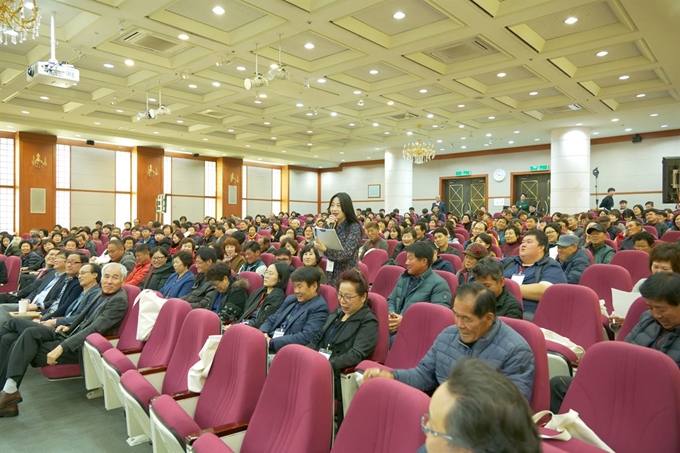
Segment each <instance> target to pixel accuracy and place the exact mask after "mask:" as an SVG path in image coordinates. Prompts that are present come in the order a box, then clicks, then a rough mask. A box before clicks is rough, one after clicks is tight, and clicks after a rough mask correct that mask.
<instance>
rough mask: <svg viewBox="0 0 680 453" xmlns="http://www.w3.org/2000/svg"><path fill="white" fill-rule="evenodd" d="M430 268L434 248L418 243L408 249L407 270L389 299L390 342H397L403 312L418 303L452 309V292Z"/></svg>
mask: <svg viewBox="0 0 680 453" xmlns="http://www.w3.org/2000/svg"><path fill="white" fill-rule="evenodd" d="M431 266H432V246H430V245H428V244H427V243H424V242H416V243H414V244H411V245H410V246H409V247H408V248H407V249H406V271H404V273H403V274H401V275H400V276H399V279H398V280H397V284H396V285H395V287H394V289H393V290H392V293H391V294H390V295H389V296H388V297H387V311H388V313H389V326H390V327H389V329H390V342H392V341H394V336H395V335H396V334H397V331H398V330H399V326H400V325H401V320H402V318H403V315H404V313H405V312H406V310H407V309H408V307H410V306H411V305H413V304H415V303H416V302H431V303H433V304H439V305H443V306H445V307H450V306H451V289H450V288H449V285H448V284H447V283H446V280H444V279H443V278H442V277H440V276H439V275H437V274H435V273H434V272H432V269H431Z"/></svg>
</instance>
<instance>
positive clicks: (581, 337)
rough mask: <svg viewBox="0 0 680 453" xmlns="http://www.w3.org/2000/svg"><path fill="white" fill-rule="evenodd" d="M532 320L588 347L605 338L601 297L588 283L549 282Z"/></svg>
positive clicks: (586, 348)
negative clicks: (550, 283) (549, 284)
mask: <svg viewBox="0 0 680 453" xmlns="http://www.w3.org/2000/svg"><path fill="white" fill-rule="evenodd" d="M533 323H534V324H536V325H537V326H539V327H543V328H545V329H548V330H552V331H553V332H555V333H558V334H560V335H562V336H565V337H567V338H569V339H570V340H571V341H573V342H574V343H576V344H577V345H579V346H581V347H583V349H585V350H586V351H587V350H588V348H590V347H591V346H592V345H594V344H595V343H597V342H600V341H604V332H603V331H602V315H601V313H600V300H599V298H598V297H597V294H595V291H593V290H592V289H590V288H586V287H585V286H579V285H569V284H566V283H560V284H557V285H552V286H550V287H549V288H548V289H546V290H545V292H544V293H543V296H542V297H541V302H540V303H539V304H538V308H537V309H536V313H534V318H533Z"/></svg>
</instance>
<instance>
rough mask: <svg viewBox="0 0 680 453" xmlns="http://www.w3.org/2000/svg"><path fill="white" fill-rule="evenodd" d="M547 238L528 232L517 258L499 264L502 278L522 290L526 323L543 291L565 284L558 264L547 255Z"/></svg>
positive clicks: (564, 277)
mask: <svg viewBox="0 0 680 453" xmlns="http://www.w3.org/2000/svg"><path fill="white" fill-rule="evenodd" d="M547 249H548V236H546V235H545V233H544V232H542V231H530V232H528V233H527V234H526V236H524V241H522V245H521V246H520V247H519V255H518V256H509V257H505V258H504V259H503V261H502V264H503V276H504V277H505V278H511V279H513V280H515V281H516V282H517V283H519V285H520V288H521V289H522V297H523V301H522V304H523V305H524V319H526V320H527V321H530V320H531V319H532V318H533V316H534V312H535V311H536V307H537V306H538V302H539V301H540V300H541V296H542V295H543V293H544V292H545V290H546V289H547V288H548V287H549V286H552V285H554V284H555V283H567V276H566V275H565V274H564V271H563V270H562V266H560V263H558V262H557V261H555V260H554V259H552V258H550V257H549V256H548V253H547Z"/></svg>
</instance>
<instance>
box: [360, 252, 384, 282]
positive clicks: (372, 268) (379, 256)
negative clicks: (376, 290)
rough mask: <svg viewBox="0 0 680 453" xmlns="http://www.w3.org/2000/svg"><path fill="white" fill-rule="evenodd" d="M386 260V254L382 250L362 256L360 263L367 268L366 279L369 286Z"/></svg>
mask: <svg viewBox="0 0 680 453" xmlns="http://www.w3.org/2000/svg"><path fill="white" fill-rule="evenodd" d="M388 258H389V257H388V255H387V252H386V251H384V250H382V249H376V250H372V251H371V253H369V254H367V255H364V259H363V260H362V261H361V262H362V263H363V264H365V265H366V267H367V268H368V276H367V277H366V278H367V279H368V284H369V285H372V284H374V283H375V274H376V273H377V272H378V270H379V269H380V267H381V266H382V265H383V264H384V263H385V261H387V259H388Z"/></svg>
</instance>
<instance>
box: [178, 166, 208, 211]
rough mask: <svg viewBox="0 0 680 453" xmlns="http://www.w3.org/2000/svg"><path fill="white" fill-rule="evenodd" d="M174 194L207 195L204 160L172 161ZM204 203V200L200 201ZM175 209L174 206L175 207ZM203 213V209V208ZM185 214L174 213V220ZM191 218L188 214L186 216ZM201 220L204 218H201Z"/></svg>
mask: <svg viewBox="0 0 680 453" xmlns="http://www.w3.org/2000/svg"><path fill="white" fill-rule="evenodd" d="M172 194H173V195H197V196H199V197H202V196H204V195H205V162H204V161H202V160H193V159H183V158H179V157H174V158H173V159H172ZM200 202H201V203H203V200H200ZM173 209H174V205H173ZM201 211H203V208H202V207H201ZM183 214H184V213H179V212H178V211H174V210H173V212H172V215H173V218H175V219H177V218H179V216H181V215H183ZM184 215H186V216H187V217H189V216H188V215H187V214H184ZM201 220H203V217H202V216H201Z"/></svg>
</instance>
